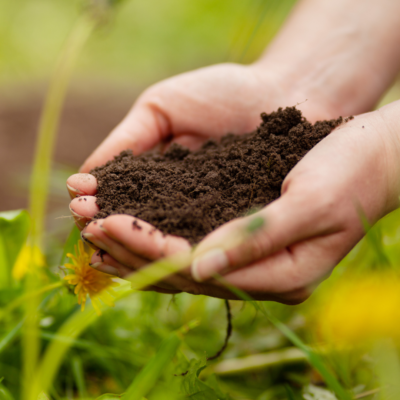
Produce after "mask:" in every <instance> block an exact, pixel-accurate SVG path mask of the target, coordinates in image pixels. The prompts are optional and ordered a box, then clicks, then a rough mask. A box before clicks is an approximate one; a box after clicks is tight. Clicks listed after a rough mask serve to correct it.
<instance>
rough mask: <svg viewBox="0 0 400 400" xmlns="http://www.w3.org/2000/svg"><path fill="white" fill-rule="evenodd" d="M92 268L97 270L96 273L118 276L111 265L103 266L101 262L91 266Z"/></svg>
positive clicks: (117, 272)
mask: <svg viewBox="0 0 400 400" xmlns="http://www.w3.org/2000/svg"><path fill="white" fill-rule="evenodd" d="M91 267H92V268H94V269H97V271H100V272H104V273H105V274H110V275H115V276H119V271H118V270H117V268H114V267H112V266H111V265H108V264H104V263H102V262H97V263H94V264H92V265H91Z"/></svg>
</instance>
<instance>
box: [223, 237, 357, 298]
mask: <svg viewBox="0 0 400 400" xmlns="http://www.w3.org/2000/svg"><path fill="white" fill-rule="evenodd" d="M356 242H357V239H355V238H351V237H349V235H348V234H347V233H346V232H338V233H335V234H332V235H328V236H319V237H316V238H312V239H309V240H306V241H303V242H300V243H297V244H295V245H293V246H290V247H289V248H287V249H283V250H281V251H279V252H276V253H274V254H272V255H271V256H269V257H267V258H264V259H262V260H258V261H256V262H254V263H252V264H250V265H248V266H247V267H246V268H244V269H238V270H235V271H232V272H229V273H228V274H227V275H225V277H224V279H225V281H226V282H228V283H229V284H230V285H233V286H235V287H238V288H239V289H241V290H243V291H244V292H247V293H249V294H250V295H251V297H252V298H254V299H256V300H273V301H279V302H281V303H285V304H298V303H301V302H303V301H304V300H306V299H307V298H308V297H309V296H310V295H311V293H312V291H313V290H314V288H315V286H316V285H317V284H319V283H320V282H321V281H322V280H324V279H326V278H327V277H328V276H329V275H330V273H331V271H332V269H333V268H334V267H335V266H336V265H337V264H338V263H339V262H340V260H341V259H342V258H343V257H344V256H345V255H346V254H347V253H348V252H349V251H350V249H351V248H352V247H353V246H354V245H355V243H356Z"/></svg>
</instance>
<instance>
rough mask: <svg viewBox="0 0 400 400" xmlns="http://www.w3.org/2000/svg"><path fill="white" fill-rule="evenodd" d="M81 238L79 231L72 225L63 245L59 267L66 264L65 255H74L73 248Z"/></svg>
mask: <svg viewBox="0 0 400 400" xmlns="http://www.w3.org/2000/svg"><path fill="white" fill-rule="evenodd" d="M80 238H81V233H80V232H79V229H78V228H77V227H76V226H75V225H74V227H73V228H72V230H71V233H70V234H69V236H68V239H67V241H66V242H65V245H64V250H63V254H62V257H61V260H60V265H64V264H65V263H66V262H67V253H74V252H75V250H74V246H75V245H76V244H77V243H78V240H79V239H80Z"/></svg>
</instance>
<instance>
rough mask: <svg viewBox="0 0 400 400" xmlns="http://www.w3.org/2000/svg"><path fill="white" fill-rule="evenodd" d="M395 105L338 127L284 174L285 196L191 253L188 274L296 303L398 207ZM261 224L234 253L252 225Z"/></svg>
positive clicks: (399, 124) (399, 127)
mask: <svg viewBox="0 0 400 400" xmlns="http://www.w3.org/2000/svg"><path fill="white" fill-rule="evenodd" d="M399 138H400V101H398V102H396V103H392V104H391V105H389V106H386V107H384V108H382V109H381V110H378V111H376V112H372V113H369V114H364V115H360V116H358V117H356V118H355V119H354V120H352V121H351V122H349V123H347V124H346V125H344V126H341V127H339V128H337V129H336V130H335V131H333V132H332V133H331V134H330V135H329V136H328V137H327V138H325V139H324V140H323V141H322V142H320V143H319V144H318V145H317V146H316V147H315V148H314V149H312V150H311V151H310V152H309V153H308V154H307V155H306V156H305V158H304V159H303V160H302V161H300V163H299V164H298V165H297V166H296V167H295V168H294V169H293V170H292V171H291V172H290V173H289V175H288V176H287V178H286V179H285V181H284V183H283V187H282V196H281V197H280V198H279V199H277V200H276V201H274V202H273V203H271V204H270V205H268V206H267V207H265V208H264V209H263V210H261V211H260V212H258V213H257V214H254V215H252V216H251V217H246V218H239V219H236V220H233V221H231V222H229V223H227V224H225V225H223V226H222V227H220V228H219V229H217V230H216V231H214V232H212V233H211V234H209V235H208V236H207V237H206V238H205V239H204V240H203V241H202V242H201V243H200V245H199V246H198V247H197V248H196V250H195V253H194V256H195V257H197V258H196V260H195V261H194V263H193V265H192V275H193V276H194V277H195V279H196V280H197V281H205V280H207V279H209V278H210V277H212V276H213V274H215V273H219V274H223V275H225V279H226V280H227V281H228V282H229V283H230V284H232V285H234V286H236V287H238V288H240V289H242V290H244V291H246V292H248V293H249V294H250V295H252V296H253V297H254V298H257V299H263V300H277V301H280V302H283V303H287V304H294V303H298V302H301V301H303V300H305V299H306V298H307V297H308V296H309V295H310V293H311V291H312V289H313V286H315V285H316V284H317V283H318V282H319V281H321V280H322V279H324V278H326V277H327V276H328V275H329V274H330V272H331V270H332V269H333V267H334V266H335V265H336V264H337V263H338V262H339V261H340V260H341V259H342V258H343V257H344V256H345V255H346V254H347V253H348V252H349V251H350V250H351V248H352V247H353V246H354V245H355V244H356V243H357V242H358V241H359V240H360V239H361V238H362V236H363V234H364V230H363V227H362V223H361V218H360V211H361V210H362V211H363V212H364V213H365V215H366V216H367V218H368V220H369V222H370V223H375V222H376V221H377V220H378V219H379V218H381V217H383V216H384V215H385V214H387V213H389V212H390V211H392V210H393V209H395V208H396V207H398V195H399V183H400V182H399V181H400V179H399V178H400V168H399V163H398V160H399V159H400V157H399V155H400V142H399ZM257 217H258V218H262V219H263V220H264V221H265V225H264V227H263V228H261V229H260V230H259V231H257V232H256V233H255V234H254V235H253V236H251V237H250V238H248V239H247V240H246V239H245V240H244V241H243V242H242V243H240V244H239V245H236V246H233V247H232V246H231V245H230V243H232V241H234V239H235V238H237V237H240V236H243V232H244V231H245V230H246V227H247V226H249V224H250V222H251V220H252V219H253V218H257Z"/></svg>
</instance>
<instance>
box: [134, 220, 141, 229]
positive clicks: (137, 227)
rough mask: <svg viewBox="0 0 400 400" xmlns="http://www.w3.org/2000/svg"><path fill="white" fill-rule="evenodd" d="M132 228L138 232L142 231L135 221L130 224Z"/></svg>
mask: <svg viewBox="0 0 400 400" xmlns="http://www.w3.org/2000/svg"><path fill="white" fill-rule="evenodd" d="M132 227H133V229H139V230H140V231H141V230H142V227H141V226H140V225H139V222H137V219H135V220H134V221H133V222H132Z"/></svg>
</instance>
